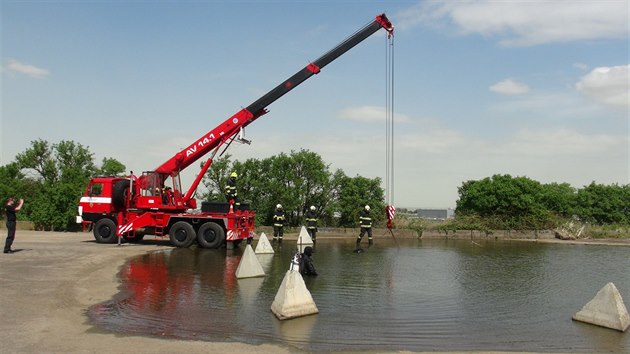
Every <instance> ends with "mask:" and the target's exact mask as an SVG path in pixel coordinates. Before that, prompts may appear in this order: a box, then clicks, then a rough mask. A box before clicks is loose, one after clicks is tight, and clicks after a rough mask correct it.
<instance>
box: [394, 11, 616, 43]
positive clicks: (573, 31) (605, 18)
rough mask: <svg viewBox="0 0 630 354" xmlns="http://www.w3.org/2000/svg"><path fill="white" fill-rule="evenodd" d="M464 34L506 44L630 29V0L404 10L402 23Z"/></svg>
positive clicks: (598, 35)
mask: <svg viewBox="0 0 630 354" xmlns="http://www.w3.org/2000/svg"><path fill="white" fill-rule="evenodd" d="M445 19H447V20H450V21H451V22H452V23H453V24H454V25H455V26H456V27H457V29H458V30H459V31H460V32H461V33H462V34H472V33H478V34H481V35H483V36H486V37H499V38H500V40H499V42H500V43H501V44H502V45H505V46H532V45H539V44H544V43H555V42H569V41H577V40H585V39H595V38H622V37H624V36H627V35H628V2H627V1H570V0H565V1H560V0H558V1H544V0H527V1H526V0H520V1H519V0H513V1H492V0H482V1H479V0H476V1H472V0H468V1H446V2H437V1H428V2H421V3H420V4H418V5H416V6H414V7H412V8H410V9H408V10H406V11H404V12H403V13H401V14H400V15H399V18H398V19H397V22H398V27H399V28H405V27H412V26H417V25H420V24H428V25H444V20H445Z"/></svg>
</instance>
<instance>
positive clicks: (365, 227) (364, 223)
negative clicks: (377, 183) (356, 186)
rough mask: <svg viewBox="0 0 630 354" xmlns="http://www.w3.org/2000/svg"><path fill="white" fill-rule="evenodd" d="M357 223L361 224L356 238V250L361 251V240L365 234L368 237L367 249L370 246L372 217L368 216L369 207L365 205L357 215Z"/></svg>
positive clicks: (371, 242)
mask: <svg viewBox="0 0 630 354" xmlns="http://www.w3.org/2000/svg"><path fill="white" fill-rule="evenodd" d="M359 223H360V224H361V232H360V233H359V236H358V237H357V250H360V249H361V239H362V238H363V236H365V234H366V233H367V235H368V247H370V246H372V244H373V241H372V217H371V216H370V206H369V205H366V206H365V208H363V210H361V212H360V213H359Z"/></svg>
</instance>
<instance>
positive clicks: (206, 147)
mask: <svg viewBox="0 0 630 354" xmlns="http://www.w3.org/2000/svg"><path fill="white" fill-rule="evenodd" d="M381 28H384V29H385V30H386V31H387V32H388V35H392V34H393V32H394V26H393V25H392V24H391V22H390V21H389V20H388V19H387V16H385V14H381V15H378V16H376V18H375V19H374V21H372V22H371V23H369V24H368V25H366V26H364V27H363V28H362V29H360V30H359V31H357V32H356V33H354V34H353V35H352V36H350V37H348V38H347V39H346V40H345V41H343V42H341V43H340V44H339V45H337V46H336V47H335V48H333V49H332V50H330V51H329V52H327V53H326V54H324V55H322V56H321V57H320V58H319V59H317V60H315V61H314V62H312V63H310V64H308V65H307V66H306V67H304V68H303V69H301V70H300V71H298V72H297V73H295V74H294V75H293V76H291V77H289V78H288V79H286V80H285V81H283V82H282V83H280V84H279V85H278V86H276V87H275V88H273V89H272V90H271V91H269V92H267V93H266V94H265V95H264V96H262V97H261V98H259V99H258V100H256V101H254V102H253V103H252V104H250V105H249V106H247V107H246V108H244V109H242V110H241V111H239V112H237V113H236V114H235V115H233V116H232V117H230V118H228V119H226V120H225V121H224V122H223V123H221V124H220V125H219V126H218V127H216V128H214V129H213V130H211V131H209V132H208V133H206V134H204V135H203V136H202V137H200V138H199V139H197V140H196V141H195V142H193V143H192V144H190V146H188V147H187V148H185V149H184V150H183V151H180V152H178V153H177V154H175V156H173V157H171V158H170V159H169V160H167V161H166V162H164V163H163V164H162V165H161V166H159V167H158V168H156V169H155V172H158V173H162V174H167V175H172V174H174V173H178V172H179V171H181V170H183V169H185V168H186V167H188V166H190V165H191V164H193V163H194V162H196V161H197V160H199V159H200V158H201V157H203V156H204V155H205V154H206V153H208V152H209V151H211V150H213V149H216V148H218V147H220V146H221V145H223V144H224V143H225V142H226V141H228V140H230V139H232V138H233V137H234V135H235V134H237V133H238V132H239V131H240V130H241V129H242V128H244V127H246V126H247V125H249V124H250V123H252V122H253V121H254V120H256V119H257V118H258V117H260V116H262V115H264V114H265V113H267V110H266V107H267V106H269V105H270V104H271V103H273V102H274V101H276V100H277V99H279V98H280V97H282V96H284V95H285V94H286V93H287V92H289V91H291V90H292V89H294V88H295V87H296V86H298V85H299V84H301V83H302V82H304V81H306V80H307V79H308V78H310V77H311V76H313V75H314V74H317V73H319V71H320V70H321V69H323V68H324V67H325V66H326V65H328V64H330V63H331V62H332V61H334V60H335V59H337V58H338V57H340V56H341V55H343V54H344V53H345V52H347V51H348V50H350V49H351V48H352V47H354V46H356V45H357V44H359V43H361V42H362V41H363V40H365V39H366V38H368V37H369V36H370V35H372V34H374V33H375V32H376V31H378V30H379V29H381Z"/></svg>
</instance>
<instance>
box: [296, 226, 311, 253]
mask: <svg viewBox="0 0 630 354" xmlns="http://www.w3.org/2000/svg"><path fill="white" fill-rule="evenodd" d="M306 246H313V239H312V238H311V235H309V234H308V231H306V227H304V226H302V228H301V229H300V233H299V234H298V238H297V250H298V251H299V252H300V253H304V248H305V247H306Z"/></svg>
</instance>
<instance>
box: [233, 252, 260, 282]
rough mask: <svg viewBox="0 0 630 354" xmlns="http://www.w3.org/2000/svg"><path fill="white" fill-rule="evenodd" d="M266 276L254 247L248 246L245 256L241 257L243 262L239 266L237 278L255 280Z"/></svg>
mask: <svg viewBox="0 0 630 354" xmlns="http://www.w3.org/2000/svg"><path fill="white" fill-rule="evenodd" d="M264 275H265V271H264V270H263V268H262V265H261V264H260V262H259V261H258V258H257V257H256V254H255V253H254V249H253V248H252V245H247V247H245V252H243V256H242V257H241V262H240V263H239V264H238V268H236V278H237V279H241V278H253V277H261V276H264Z"/></svg>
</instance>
